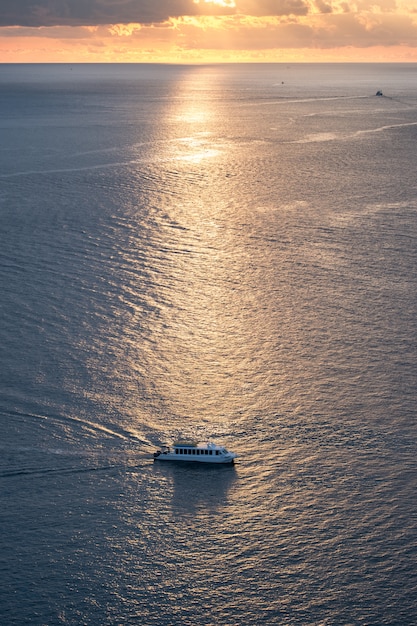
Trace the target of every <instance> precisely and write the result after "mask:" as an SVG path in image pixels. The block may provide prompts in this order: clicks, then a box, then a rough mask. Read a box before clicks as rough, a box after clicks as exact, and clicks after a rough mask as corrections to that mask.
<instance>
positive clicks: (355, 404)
mask: <svg viewBox="0 0 417 626" xmlns="http://www.w3.org/2000/svg"><path fill="white" fill-rule="evenodd" d="M416 78H417V66H416V65H413V64H409V65H327V66H326V65H322V66H320V65H312V66H307V65H292V66H289V65H259V66H257V65H248V66H245V65H242V66H204V67H175V66H141V65H129V66H127V65H120V66H112V65H103V66H95V65H85V66H64V65H50V66H48V65H46V66H38V65H27V66H24V65H22V66H20V65H9V66H7V65H3V66H0V138H1V141H0V232H1V247H0V289H1V292H0V293H1V296H0V319H1V324H0V434H1V437H0V450H1V462H0V484H1V507H0V519H1V535H0V542H1V550H0V555H1V562H0V583H1V584H0V621H1V623H2V624H7V625H10V626H12V625H21V624H33V625H35V626H38V625H39V626H45V625H47V626H53V625H55V624H56V625H59V624H69V625H73V626H75V625H80V624H82V625H86V626H87V625H88V626H90V625H91V626H92V625H94V626H96V625H97V624H103V625H122V624H129V625H130V624H136V623H138V624H146V625H149V626H152V625H156V624H158V625H166V626H168V625H174V624H184V625H190V626H191V625H192V626H194V625H195V624H206V625H214V624H216V625H217V624H222V625H230V626H236V625H242V626H247V625H258V624H260V623H264V624H285V625H299V626H308V625H315V626H319V625H320V626H330V625H332V626H333V625H334V626H340V625H359V624H361V625H375V626H383V625H388V624H390V625H396V624H398V625H412V624H415V623H417V575H416V567H415V563H416V558H417V537H416V521H417V520H416V517H417V516H416V505H415V491H416V482H417V481H416V469H417V468H416V465H417V462H416V453H417V445H416V408H417V391H416V390H417V366H416V363H417V298H416V294H417V284H416V283H417V184H416V178H415V167H416V140H417V81H416ZM378 89H382V91H383V93H384V95H383V96H382V97H378V96H375V93H376V91H377V90H378ZM178 436H186V437H195V438H197V439H201V440H203V441H205V440H207V439H212V440H214V441H215V442H218V443H221V444H224V445H226V446H227V447H228V448H229V449H231V450H233V451H235V452H237V453H238V454H239V460H238V463H237V464H236V465H235V467H233V468H227V467H224V468H210V467H208V468H204V467H198V468H194V467H185V466H182V467H178V466H177V467H176V466H170V467H167V466H161V465H158V464H154V463H153V460H152V452H153V451H154V449H155V448H156V447H157V446H158V445H160V444H161V443H164V442H169V441H172V440H173V439H175V438H176V437H178Z"/></svg>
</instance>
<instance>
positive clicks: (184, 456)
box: [153, 441, 237, 464]
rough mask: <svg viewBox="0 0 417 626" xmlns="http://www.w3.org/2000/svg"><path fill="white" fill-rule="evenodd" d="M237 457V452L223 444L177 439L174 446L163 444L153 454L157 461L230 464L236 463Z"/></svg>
mask: <svg viewBox="0 0 417 626" xmlns="http://www.w3.org/2000/svg"><path fill="white" fill-rule="evenodd" d="M236 457H237V454H235V453H234V452H229V451H228V450H226V448H224V447H223V446H217V445H216V444H214V443H206V444H199V443H196V442H195V441H176V442H175V443H174V444H173V445H172V448H171V447H170V446H162V447H161V449H160V450H157V451H156V452H155V453H154V455H153V458H154V460H155V461H181V462H190V461H191V462H193V463H230V464H233V463H234V460H235V458H236Z"/></svg>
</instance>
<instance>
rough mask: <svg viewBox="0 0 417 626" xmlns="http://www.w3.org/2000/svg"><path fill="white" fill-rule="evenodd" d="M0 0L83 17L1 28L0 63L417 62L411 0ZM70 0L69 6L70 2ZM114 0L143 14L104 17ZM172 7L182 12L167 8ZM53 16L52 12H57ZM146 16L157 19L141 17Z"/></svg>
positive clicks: (46, 14) (416, 16)
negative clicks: (92, 21)
mask: <svg viewBox="0 0 417 626" xmlns="http://www.w3.org/2000/svg"><path fill="white" fill-rule="evenodd" d="M3 2H6V7H7V6H12V5H13V7H15V8H14V9H13V11H14V13H13V15H17V13H18V11H19V9H20V10H21V9H22V8H23V7H26V8H28V7H29V6H31V7H32V8H33V7H34V6H35V4H36V6H37V7H38V9H37V11H32V14H31V18H30V19H32V20H33V19H34V17H33V16H34V15H35V14H36V20H37V21H42V19H44V21H51V19H52V17H51V12H53V9H54V7H55V8H56V7H59V11H60V12H61V13H62V14H65V16H64V17H65V20H66V21H67V22H68V21H71V20H72V21H84V22H89V23H85V24H75V25H72V26H71V27H69V26H66V25H65V23H64V24H56V25H55V26H38V27H36V28H35V27H33V26H29V25H28V26H15V27H5V28H0V61H2V62H13V61H20V62H24V61H38V62H42V61H48V60H49V61H57V62H59V61H61V62H62V61H69V62H76V61H91V62H106V61H123V62H127V61H132V62H144V61H158V62H180V63H183V62H193V63H194V62H209V61H212V62H221V61H234V60H245V61H257V60H262V61H265V60H266V61H268V60H270V61H280V60H286V59H292V60H294V59H297V60H316V61H317V60H326V61H328V60H349V59H354V60H368V61H384V60H385V61H394V60H405V61H416V62H417V10H416V8H415V7H414V8H413V6H412V5H413V4H414V3H413V2H410V0H397V2H394V0H356V1H355V2H353V3H351V2H346V1H345V0H216V1H215V2H214V1H213V0H212V1H211V2H209V1H208V0H199V1H197V0H173V1H172V2H168V0H166V1H159V2H158V0H154V2H153V3H149V2H140V0H136V1H135V2H132V0H124V1H123V2H119V3H118V2H116V0H107V1H106V3H104V2H99V0H83V2H81V0H80V2H75V3H74V2H73V3H72V4H71V3H70V2H69V0H67V1H65V0H60V2H57V0H48V2H42V1H41V0H37V2H36V3H35V0H13V1H12V0H2V3H3ZM70 4H71V6H72V7H73V10H72V12H71V11H69V9H68V7H69V5H70ZM75 6H78V13H77V12H76V11H75V9H74V7H75ZM117 6H118V7H119V12H118V13H117V15H118V16H119V17H120V18H123V17H124V16H131V15H132V14H133V12H134V11H136V13H138V12H139V13H140V15H141V16H142V18H143V21H140V20H130V19H129V20H128V19H127V17H126V19H118V20H117V19H114V20H111V21H107V22H103V21H100V20H103V19H104V18H106V16H107V18H108V17H109V16H110V15H111V16H114V17H116V7H117ZM39 7H40V8H39ZM42 7H43V9H42ZM65 7H67V9H68V10H67V12H66V13H65V10H64V9H65ZM83 7H84V9H83ZM181 8H182V13H180V9H181ZM41 9H42V10H41ZM99 10H100V15H99V17H100V19H99V20H97V21H96V22H95V23H90V22H91V19H92V17H94V15H95V13H94V12H96V13H97V11H99ZM10 11H11V10H10ZM10 11H9V13H8V12H7V11H3V12H2V15H3V19H5V18H4V16H6V18H7V20H9V21H10V20H11V21H13V19H12V14H11V12H10ZM82 11H84V18H83V19H81V18H82ZM272 11H274V14H273V15H271V13H272ZM106 12H107V13H106ZM169 13H178V15H175V16H169ZM87 17H88V19H87ZM41 18H42V19H41ZM55 18H56V19H55V21H58V18H57V17H56V15H55ZM151 18H152V20H154V21H147V20H150V19H151ZM25 19H26V20H27V21H30V19H29V18H25ZM7 20H6V21H7ZM65 20H64V21H65ZM22 21H23V20H22Z"/></svg>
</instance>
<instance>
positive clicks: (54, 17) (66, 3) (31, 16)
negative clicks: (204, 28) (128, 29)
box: [0, 0, 197, 27]
mask: <svg viewBox="0 0 417 626" xmlns="http://www.w3.org/2000/svg"><path fill="white" fill-rule="evenodd" d="M196 7H197V5H196V4H195V3H194V2H193V0H1V10H0V26H33V27H39V26H89V25H94V24H112V23H131V22H137V23H142V24H151V23H158V22H163V21H165V20H167V19H168V18H169V17H177V16H180V15H186V14H191V15H194V14H197V8H196Z"/></svg>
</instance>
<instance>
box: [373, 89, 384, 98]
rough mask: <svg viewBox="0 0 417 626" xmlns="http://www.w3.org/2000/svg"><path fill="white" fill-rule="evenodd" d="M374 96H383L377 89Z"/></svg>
mask: <svg viewBox="0 0 417 626" xmlns="http://www.w3.org/2000/svg"><path fill="white" fill-rule="evenodd" d="M375 95H376V96H383V95H384V94H383V93H382V91H381V90H380V89H378V91H377V92H376V94H375Z"/></svg>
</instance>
